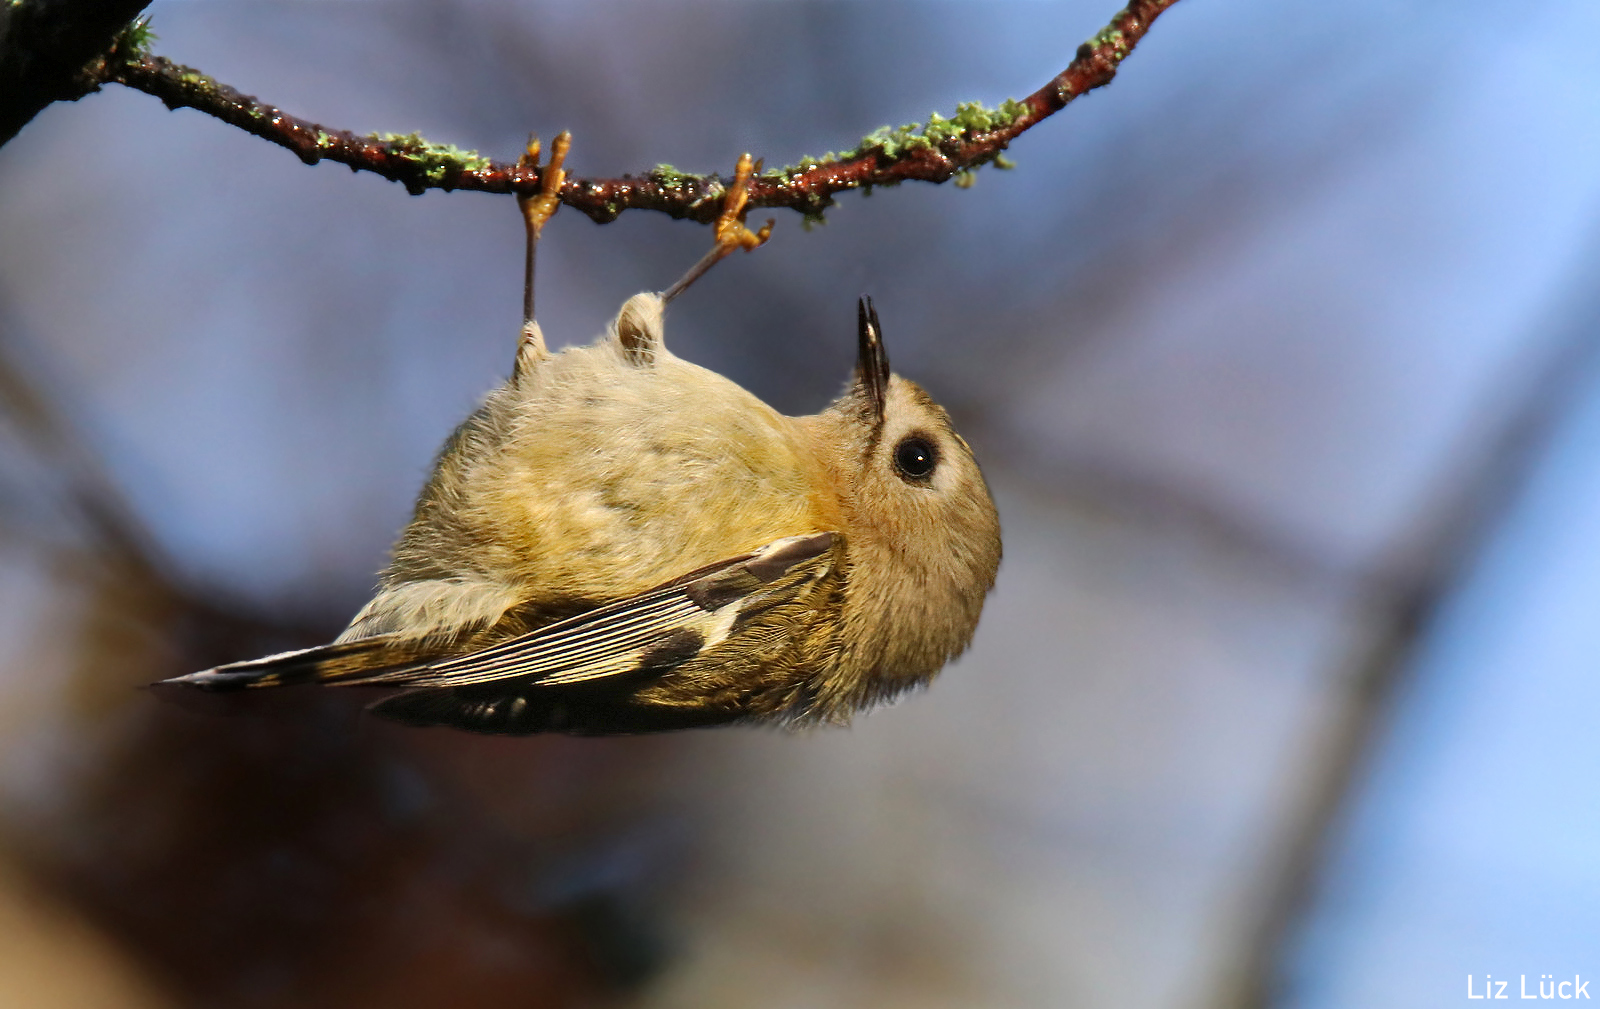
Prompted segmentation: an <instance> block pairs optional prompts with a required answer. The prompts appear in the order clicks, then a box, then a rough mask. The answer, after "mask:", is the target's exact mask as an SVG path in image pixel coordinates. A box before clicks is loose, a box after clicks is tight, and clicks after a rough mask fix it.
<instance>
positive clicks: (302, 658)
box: [157, 635, 437, 691]
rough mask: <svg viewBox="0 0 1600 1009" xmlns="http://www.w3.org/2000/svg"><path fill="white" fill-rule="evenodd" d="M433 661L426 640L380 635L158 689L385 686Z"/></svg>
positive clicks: (222, 669) (209, 672) (230, 667)
mask: <svg viewBox="0 0 1600 1009" xmlns="http://www.w3.org/2000/svg"><path fill="white" fill-rule="evenodd" d="M431 658H437V649H436V648H429V647H427V646H426V644H425V643H424V642H422V641H417V640H414V639H413V640H410V641H400V640H396V639H395V638H393V637H391V636H388V635H380V636H377V637H371V638H361V639H358V640H355V641H337V642H334V643H333V644H331V645H318V646H317V647H315V648H301V649H297V650H295V651H292V652H279V653H278V654H277V655H268V656H267V657H265V658H261V659H250V660H248V661H246V662H230V663H228V664H227V665H225V666H217V667H215V668H213V669H203V670H201V671H200V672H198V673H189V674H188V675H186V676H174V677H172V678H171V679H167V680H162V681H161V682H160V683H159V684H157V685H158V686H167V685H173V686H185V687H199V688H201V689H203V690H215V691H223V690H241V689H245V688H253V687H287V686H294V685H296V684H301V683H331V684H340V685H344V686H361V685H367V684H382V683H385V682H388V681H389V680H390V678H391V677H393V676H397V675H399V674H403V673H405V672H406V671H408V670H411V669H415V668H416V667H417V666H421V665H425V664H426V663H427V662H428V661H429V659H431Z"/></svg>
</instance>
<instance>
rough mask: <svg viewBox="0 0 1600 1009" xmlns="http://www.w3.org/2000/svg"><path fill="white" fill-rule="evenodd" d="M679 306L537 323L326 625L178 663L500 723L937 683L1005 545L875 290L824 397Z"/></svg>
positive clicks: (826, 702)
mask: <svg viewBox="0 0 1600 1009" xmlns="http://www.w3.org/2000/svg"><path fill="white" fill-rule="evenodd" d="M741 168H747V166H745V165H744V164H743V163H741ZM745 175H746V177H748V171H746V172H745ZM530 229H531V225H530ZM530 235H531V231H530ZM531 245H532V238H531V237H530V249H531ZM682 286H685V285H683V284H680V285H678V289H681V288H682ZM670 293H671V292H669V294H670ZM530 300H531V299H530ZM665 301H666V297H664V296H663V295H660V294H654V293H642V294H637V295H634V296H633V297H632V298H630V299H628V301H627V302H626V303H624V304H623V306H622V309H621V311H620V312H619V313H618V314H617V317H616V320H615V321H614V322H613V324H612V325H611V326H610V328H609V329H608V331H607V332H606V333H605V334H604V335H603V336H602V337H601V338H600V339H599V340H598V341H596V342H595V343H593V344H591V345H588V346H583V347H570V348H567V349H565V350H562V351H561V352H559V353H551V352H550V351H549V350H547V348H546V346H545V342H544V338H543V335H542V334H541V332H540V330H539V327H538V326H537V324H535V323H533V322H532V320H531V317H530V318H529V319H528V321H527V323H526V324H525V325H524V329H523V335H522V339H521V341H520V344H519V347H518V352H517V358H516V364H515V367H514V369H513V373H512V375H511V378H510V379H509V380H508V381H507V382H506V384H505V385H504V386H502V387H500V388H499V389H496V390H494V391H493V392H491V393H490V394H489V395H488V396H487V397H486V399H485V401H484V403H483V405H482V406H481V407H480V408H479V409H478V411H477V412H476V413H474V414H473V415H472V416H471V417H469V418H468V419H467V420H466V421H465V422H464V423H463V424H462V425H461V426H460V427H459V428H457V429H456V431H455V433H454V434H452V435H451V436H450V438H449V439H448V440H447V441H446V442H445V445H444V447H443V449H442V450H441V452H440V454H439V457H438V459H437V461H436V463H435V464H434V469H433V473H432V476H431V477H430V479H429V480H428V482H427V484H426V486H425V487H424V488H423V490H422V494H421V496H420V498H419V499H418V501H417V504H416V509H415V512H414V514H413V517H412V519H411V522H410V523H409V524H408V525H407V527H406V528H405V530H404V532H402V533H401V535H400V538H399V541H398V542H397V543H396V545H395V547H394V551H393V557H392V559H391V562H390V564H389V566H388V568H387V569H386V570H385V571H384V572H383V574H382V576H381V579H380V583H379V588H378V592H377V594H376V595H375V596H374V597H373V599H372V600H371V601H370V602H368V603H367V604H366V606H364V607H363V608H362V609H361V611H360V612H359V613H357V614H356V616H355V618H354V619H353V620H352V621H351V622H350V625H349V627H347V628H346V629H345V630H344V632H343V633H342V634H341V635H340V636H339V637H338V638H337V639H336V640H335V641H334V642H333V643H332V644H329V645H324V646H321V647H317V648H309V649H304V650H299V651H292V652H285V653H283V654H279V655H272V656H268V657H266V658H262V659H256V660H252V661H247V662H237V663H232V664H229V665H224V666H218V667H216V668H214V669H208V670H205V671H203V672H198V673H191V674H189V675H187V676H180V677H176V678H174V679H171V680H167V681H164V682H165V683H168V684H181V685H186V686H192V687H200V688H205V689H209V690H226V689H235V688H258V687H269V686H282V685H290V684H297V683H323V684H332V685H347V686H377V687H391V688H398V689H399V692H398V693H395V694H393V695H391V696H389V697H387V698H385V699H383V700H381V701H379V702H378V703H377V704H375V705H374V706H373V707H372V708H371V710H372V711H373V713H374V714H377V715H379V716H382V717H385V718H389V719H393V720H396V721H399V722H403V723H406V724H410V725H419V726H426V725H438V726H451V727H455V728H458V729H465V730H469V731H474V732H484V733H499V734H511V735H521V734H528V733H538V732H566V733H572V734H581V735H611V734H626V733H640V732H658V731H665V730H671V729H681V728H689V727H694V726H705V725H715V724H722V723H730V722H776V723H783V724H807V723H818V722H831V723H841V722H844V721H846V720H847V719H848V717H849V716H850V715H851V714H852V713H853V712H855V711H857V710H860V709H862V708H865V707H868V706H870V705H872V704H873V703H875V702H879V701H883V700H886V699H888V698H891V697H894V696H895V695H897V694H900V693H901V692H903V691H904V690H906V689H908V688H910V687H913V686H916V685H919V684H922V683H925V682H926V681H927V680H928V679H929V678H931V677H932V676H933V675H934V674H935V673H936V672H938V670H939V669H940V668H941V667H942V666H943V665H944V664H945V663H946V662H947V661H948V660H949V659H951V658H952V657H954V656H955V655H957V654H959V653H960V652H961V651H963V650H964V649H965V648H966V647H967V644H968V643H969V642H970V641H971V639H972V635H973V632H974V630H975V628H976V627H977V623H978V616H979V613H980V612H981V610H982V608H983V602H984V597H985V596H986V594H987V593H988V591H989V590H990V588H991V587H992V586H993V584H994V579H995V573H996V571H997V569H998V567H999V563H1000V525H999V518H998V516H997V514H996V512H995V507H994V502H993V500H992V499H991V498H990V495H989V490H988V487H987V486H986V485H985V483H984V480H983V475H982V473H981V472H980V471H979V469H978V464H977V462H976V461H975V460H974V458H973V455H972V451H971V449H970V448H969V447H968V445H967V443H966V442H965V441H964V440H963V439H962V438H961V436H960V435H959V434H957V433H956V431H955V429H954V428H953V427H952V426H951V423H950V418H949V416H948V415H947V414H946V413H945V411H944V410H943V409H942V408H940V407H939V406H938V405H937V404H936V403H935V402H934V401H933V400H932V399H931V398H929V396H928V395H927V393H925V392H923V390H922V389H921V388H920V387H919V386H917V385H916V384H915V383H913V382H911V381H909V380H907V379H904V378H901V377H900V376H898V375H894V374H892V373H891V371H890V369H889V360H888V357H887V355H886V354H885V352H884V348H883V342H882V335H881V331H880V328H879V323H878V316H877V312H876V311H875V310H874V308H873V307H872V305H871V302H870V301H869V300H867V299H862V300H861V301H860V302H859V303H858V311H857V321H858V341H857V343H858V354H857V359H856V366H855V373H854V377H853V379H852V380H851V382H850V383H849V384H848V386H847V387H846V389H845V391H844V393H843V394H842V395H841V396H840V397H839V398H838V399H837V400H835V401H834V402H833V403H832V404H831V405H830V406H828V407H827V409H825V410H823V411H822V412H821V413H818V414H814V415H812V416H808V417H787V416H784V415H783V414H780V413H778V412H777V411H775V410H773V409H772V408H771V407H769V406H767V405H766V404H765V403H763V402H762V401H761V400H760V399H758V398H756V397H755V396H753V395H751V394H750V393H749V392H746V391H745V390H744V389H743V388H741V387H740V386H738V385H737V384H735V383H734V382H731V381H729V380H728V379H726V378H723V377H722V376H720V375H717V374H716V373H714V372H711V371H708V370H707V369H705V368H701V367H699V366H697V365H694V364H691V363H689V362H687V361H684V360H682V359H680V358H678V357H677V356H675V355H674V354H672V353H671V352H670V351H669V350H667V348H666V346H665V345H664V342H663V322H662V317H663V308H664V305H665ZM529 315H530V316H531V305H530V310H529Z"/></svg>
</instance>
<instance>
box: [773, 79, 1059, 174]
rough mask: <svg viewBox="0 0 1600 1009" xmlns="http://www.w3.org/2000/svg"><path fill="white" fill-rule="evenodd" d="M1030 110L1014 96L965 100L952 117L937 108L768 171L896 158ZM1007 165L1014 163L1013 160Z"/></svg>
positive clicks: (968, 135) (787, 171) (971, 134)
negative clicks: (989, 102)
mask: <svg viewBox="0 0 1600 1009" xmlns="http://www.w3.org/2000/svg"><path fill="white" fill-rule="evenodd" d="M1027 112H1028V107H1027V106H1026V105H1025V104H1023V103H1022V102H1019V101H1016V100H1014V99H1011V98H1007V99H1006V100H1005V101H1003V102H1001V103H1000V105H999V106H998V107H997V108H993V109H991V108H987V107H985V106H984V104H983V103H982V102H961V103H960V104H958V105H957V106H956V114H955V115H953V116H950V117H948V118H946V117H945V116H941V115H940V114H939V113H937V112H935V113H933V114H932V115H931V116H929V117H928V121H927V122H925V123H907V124H905V125H904V126H880V127H878V128H877V129H875V130H873V131H872V132H871V133H868V134H867V135H866V136H864V137H862V138H861V142H860V143H859V144H857V145H856V146H855V147H854V148H852V149H851V150H848V151H842V152H836V151H829V152H828V153H827V154H825V155H823V156H822V157H820V158H814V157H812V156H810V155H809V154H808V155H806V156H804V157H802V158H801V159H800V160H799V161H798V162H797V163H795V164H793V165H786V166H785V167H783V168H775V169H772V170H771V171H768V172H766V173H764V174H765V175H767V176H768V177H771V178H788V177H789V176H792V175H795V174H797V173H799V172H806V171H810V170H811V169H813V168H816V167H817V166H819V165H826V164H831V163H835V162H840V161H853V160H855V159H856V158H860V157H864V156H865V155H868V154H874V153H875V154H878V155H879V156H880V157H882V158H884V159H886V160H889V161H893V160H895V159H897V158H902V157H904V156H906V155H907V154H910V153H912V152H914V151H919V150H933V149H937V148H939V147H940V146H942V145H943V144H945V143H947V142H950V141H963V140H970V139H972V138H973V137H975V136H978V135H980V134H983V133H988V132H990V131H992V130H998V129H1003V128H1004V127H1007V126H1010V125H1011V124H1012V123H1014V122H1016V121H1017V119H1018V118H1019V117H1021V116H1023V115H1025V114H1026V113H1027ZM1003 167H1010V163H1007V165H1005V166H1003Z"/></svg>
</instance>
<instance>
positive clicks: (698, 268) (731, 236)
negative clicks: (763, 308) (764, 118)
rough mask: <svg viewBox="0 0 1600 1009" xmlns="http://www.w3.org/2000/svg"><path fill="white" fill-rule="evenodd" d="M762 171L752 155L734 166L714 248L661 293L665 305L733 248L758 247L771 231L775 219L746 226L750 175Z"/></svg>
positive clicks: (746, 155) (717, 226)
mask: <svg viewBox="0 0 1600 1009" xmlns="http://www.w3.org/2000/svg"><path fill="white" fill-rule="evenodd" d="M760 170H761V164H760V162H753V161H751V160H750V155H749V154H742V155H740V156H739V163H738V165H736V166H735V167H734V169H733V184H732V185H731V186H729V187H728V193H727V195H726V196H724V197H723V198H722V213H721V214H719V215H717V221H716V224H715V226H714V228H715V233H716V244H715V245H713V246H712V247H711V251H710V252H708V253H706V254H705V255H704V256H702V257H700V262H698V263H696V264H694V265H693V266H691V267H690V268H689V272H688V273H685V274H684V275H683V277H682V279H680V280H679V281H678V282H677V283H676V284H673V285H672V286H671V287H669V288H667V289H666V290H665V291H663V292H661V301H662V303H663V304H665V303H666V302H669V301H671V300H672V299H673V298H676V297H677V296H678V295H680V294H682V293H683V292H684V290H685V289H686V288H687V287H688V286H689V285H690V284H692V283H694V282H695V281H697V280H699V279H700V276H701V274H703V273H705V272H706V271H707V270H709V269H711V268H712V267H713V266H715V265H716V264H717V262H718V261H719V260H720V259H722V257H724V256H726V255H727V254H728V253H730V252H732V251H733V250H734V249H744V250H745V251H747V252H748V251H750V250H752V249H755V248H757V247H759V246H760V245H761V244H762V243H764V242H765V241H766V240H767V238H768V237H769V236H771V234H772V225H773V222H772V221H770V220H769V221H767V223H766V224H763V225H762V226H761V230H760V231H751V230H750V229H749V228H747V227H745V223H744V214H745V201H746V200H748V199H749V198H750V176H752V175H754V174H755V173H756V172H759V171H760Z"/></svg>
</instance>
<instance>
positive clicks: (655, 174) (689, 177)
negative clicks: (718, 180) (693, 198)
mask: <svg viewBox="0 0 1600 1009" xmlns="http://www.w3.org/2000/svg"><path fill="white" fill-rule="evenodd" d="M649 178H650V179H651V180H652V181H654V182H659V183H661V184H662V185H663V186H683V185H689V184H692V183H697V182H704V181H705V179H704V178H703V177H702V176H699V175H696V174H694V173H693V172H685V171H681V170H679V169H678V168H675V167H673V166H672V165H668V164H660V165H657V166H655V167H654V168H652V169H650V175H649Z"/></svg>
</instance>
